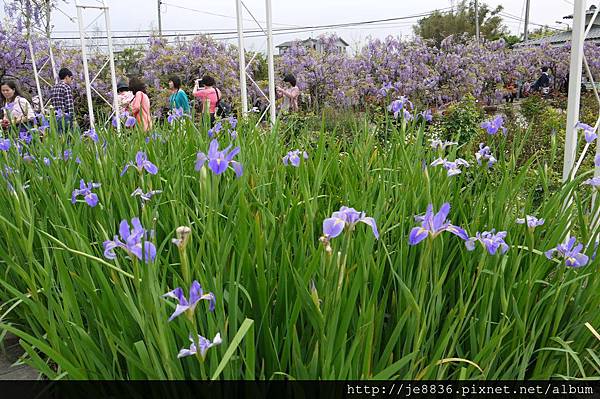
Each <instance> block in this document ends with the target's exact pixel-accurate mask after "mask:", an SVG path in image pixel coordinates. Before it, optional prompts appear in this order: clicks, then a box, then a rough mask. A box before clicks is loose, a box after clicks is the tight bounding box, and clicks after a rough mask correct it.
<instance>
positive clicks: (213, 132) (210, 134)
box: [208, 121, 223, 138]
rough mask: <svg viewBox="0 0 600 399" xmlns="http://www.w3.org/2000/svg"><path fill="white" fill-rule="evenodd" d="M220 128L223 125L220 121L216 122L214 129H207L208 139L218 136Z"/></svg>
mask: <svg viewBox="0 0 600 399" xmlns="http://www.w3.org/2000/svg"><path fill="white" fill-rule="evenodd" d="M222 128H223V124H222V123H221V121H219V122H217V123H216V124H215V126H214V127H212V128H210V129H208V137H210V138H212V137H213V136H216V135H218V134H219V132H220V131H221V129H222Z"/></svg>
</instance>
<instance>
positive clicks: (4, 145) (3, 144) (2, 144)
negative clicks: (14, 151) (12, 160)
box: [0, 139, 10, 151]
mask: <svg viewBox="0 0 600 399" xmlns="http://www.w3.org/2000/svg"><path fill="white" fill-rule="evenodd" d="M9 149H10V139H0V151H8V150H9Z"/></svg>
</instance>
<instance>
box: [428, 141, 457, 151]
mask: <svg viewBox="0 0 600 399" xmlns="http://www.w3.org/2000/svg"><path fill="white" fill-rule="evenodd" d="M451 145H458V143H457V142H456V141H442V140H438V139H435V140H431V148H433V149H434V150H436V149H440V150H445V149H446V147H450V146H451Z"/></svg>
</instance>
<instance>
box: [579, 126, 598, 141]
mask: <svg viewBox="0 0 600 399" xmlns="http://www.w3.org/2000/svg"><path fill="white" fill-rule="evenodd" d="M575 128H576V129H581V130H583V133H584V135H585V141H586V143H591V142H592V141H594V140H596V139H597V138H598V135H597V134H596V129H594V127H593V126H590V125H588V124H585V123H582V122H577V124H576V125H575Z"/></svg>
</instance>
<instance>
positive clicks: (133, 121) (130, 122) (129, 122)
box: [125, 116, 137, 128]
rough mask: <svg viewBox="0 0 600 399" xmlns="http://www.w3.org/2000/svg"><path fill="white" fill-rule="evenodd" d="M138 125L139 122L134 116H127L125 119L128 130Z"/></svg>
mask: <svg viewBox="0 0 600 399" xmlns="http://www.w3.org/2000/svg"><path fill="white" fill-rule="evenodd" d="M136 123H137V121H136V119H135V118H134V117H133V116H127V118H125V127H127V128H129V127H134V126H135V124H136Z"/></svg>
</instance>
